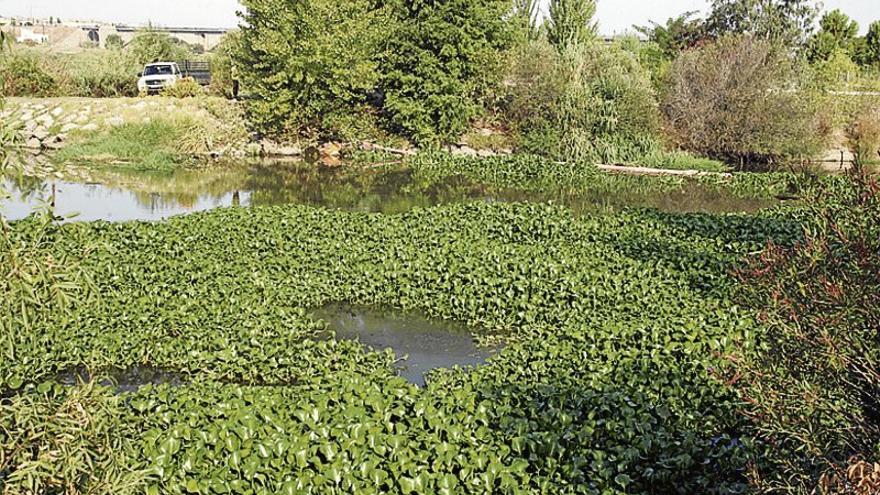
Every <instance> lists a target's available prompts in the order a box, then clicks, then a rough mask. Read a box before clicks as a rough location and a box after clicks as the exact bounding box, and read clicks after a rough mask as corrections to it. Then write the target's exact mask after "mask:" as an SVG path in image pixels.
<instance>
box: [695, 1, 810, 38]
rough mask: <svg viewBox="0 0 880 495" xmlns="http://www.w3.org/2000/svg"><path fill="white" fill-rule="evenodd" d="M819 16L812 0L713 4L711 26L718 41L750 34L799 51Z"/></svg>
mask: <svg viewBox="0 0 880 495" xmlns="http://www.w3.org/2000/svg"><path fill="white" fill-rule="evenodd" d="M818 12H819V9H818V7H817V6H816V4H815V2H814V1H813V0H713V1H712V12H711V14H710V15H709V19H708V25H709V31H710V32H711V34H713V35H714V36H715V37H720V36H723V35H725V34H729V33H735V34H750V35H753V36H757V37H759V38H763V39H766V40H770V41H773V42H779V43H782V44H784V45H785V46H788V47H792V48H799V47H802V46H804V45H805V44H806V43H807V40H809V36H810V33H812V31H813V24H814V23H815V20H816V16H817V15H818Z"/></svg>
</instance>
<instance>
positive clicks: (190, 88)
mask: <svg viewBox="0 0 880 495" xmlns="http://www.w3.org/2000/svg"><path fill="white" fill-rule="evenodd" d="M203 94H205V90H204V88H202V86H201V85H200V84H199V83H198V82H196V80H195V79H193V78H191V77H185V78H183V79H181V80H180V81H177V83H175V84H174V85H172V86H168V87H166V88H164V89H163V90H162V96H168V97H171V98H195V97H196V96H200V95H203Z"/></svg>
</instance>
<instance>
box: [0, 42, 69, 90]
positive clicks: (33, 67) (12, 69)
mask: <svg viewBox="0 0 880 495" xmlns="http://www.w3.org/2000/svg"><path fill="white" fill-rule="evenodd" d="M0 84H2V92H3V95H5V96H51V95H52V94H54V93H55V91H56V89H57V82H56V81H55V78H54V77H53V76H52V75H51V74H50V73H49V72H48V71H46V69H45V68H44V67H43V65H42V64H41V63H40V59H39V58H38V57H37V55H35V54H32V53H28V52H24V51H15V52H11V53H7V54H5V55H4V56H3V58H2V60H0Z"/></svg>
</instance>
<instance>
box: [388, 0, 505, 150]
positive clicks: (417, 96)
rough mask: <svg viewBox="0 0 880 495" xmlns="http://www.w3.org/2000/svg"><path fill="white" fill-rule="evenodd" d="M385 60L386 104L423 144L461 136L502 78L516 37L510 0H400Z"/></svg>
mask: <svg viewBox="0 0 880 495" xmlns="http://www.w3.org/2000/svg"><path fill="white" fill-rule="evenodd" d="M393 5H394V9H393V15H394V17H395V19H396V25H397V26H398V28H397V31H396V33H394V35H393V36H392V37H391V39H390V40H389V42H388V47H387V52H386V55H385V58H384V61H383V64H384V67H383V73H384V74H385V77H384V79H383V84H382V92H383V94H384V98H385V102H384V110H385V112H386V114H387V115H388V116H389V120H390V124H391V126H392V128H393V129H394V130H397V131H400V132H402V133H403V134H405V135H407V136H409V137H412V138H414V139H415V140H416V141H418V142H422V143H425V142H427V143H436V142H442V141H447V140H449V139H457V138H458V137H460V135H461V133H463V132H464V131H465V130H466V129H467V126H468V124H469V121H470V120H471V119H473V118H474V117H476V116H477V115H478V114H479V113H480V112H481V111H482V109H483V105H482V103H483V102H482V99H483V98H484V97H485V96H487V95H488V94H490V93H492V91H490V89H491V88H493V87H495V86H496V85H498V84H500V82H501V73H502V69H503V67H504V65H503V64H504V62H503V57H502V56H501V53H502V52H503V51H505V50H507V49H508V48H509V47H510V46H511V44H512V43H511V42H512V41H513V37H512V30H511V23H510V22H508V19H509V18H510V17H511V10H512V4H511V2H510V0H433V1H425V0H396V2H394V3H393Z"/></svg>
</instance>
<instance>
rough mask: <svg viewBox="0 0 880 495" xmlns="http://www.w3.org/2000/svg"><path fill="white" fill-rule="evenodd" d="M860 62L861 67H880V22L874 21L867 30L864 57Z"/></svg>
mask: <svg viewBox="0 0 880 495" xmlns="http://www.w3.org/2000/svg"><path fill="white" fill-rule="evenodd" d="M860 61H861V62H862V64H863V65H870V66H880V21H874V22H873V23H871V27H870V28H868V35H867V36H865V46H864V55H863V57H862V60H860Z"/></svg>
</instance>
